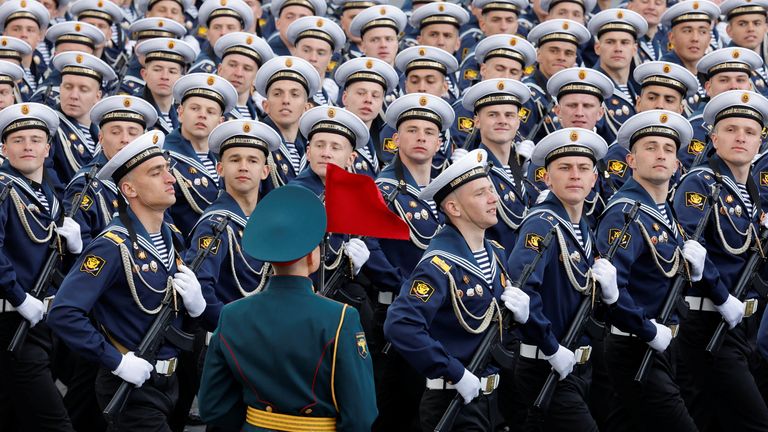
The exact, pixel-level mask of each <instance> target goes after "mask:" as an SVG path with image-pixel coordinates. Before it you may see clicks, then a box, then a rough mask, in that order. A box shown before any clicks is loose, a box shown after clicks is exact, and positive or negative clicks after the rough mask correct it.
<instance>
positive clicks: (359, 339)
mask: <svg viewBox="0 0 768 432" xmlns="http://www.w3.org/2000/svg"><path fill="white" fill-rule="evenodd" d="M355 346H357V353H358V354H360V357H362V358H368V343H367V342H366V341H365V333H363V332H358V333H355Z"/></svg>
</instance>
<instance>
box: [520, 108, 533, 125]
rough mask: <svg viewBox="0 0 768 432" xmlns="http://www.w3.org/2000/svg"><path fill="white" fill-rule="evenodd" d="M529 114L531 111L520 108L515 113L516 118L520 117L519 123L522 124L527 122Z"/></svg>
mask: <svg viewBox="0 0 768 432" xmlns="http://www.w3.org/2000/svg"><path fill="white" fill-rule="evenodd" d="M530 114H531V110H529V109H528V108H526V107H520V109H519V110H518V111H517V116H518V117H520V121H521V122H523V123H525V122H527V121H528V117H529V116H530Z"/></svg>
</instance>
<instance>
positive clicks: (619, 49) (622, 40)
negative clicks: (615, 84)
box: [595, 31, 637, 70]
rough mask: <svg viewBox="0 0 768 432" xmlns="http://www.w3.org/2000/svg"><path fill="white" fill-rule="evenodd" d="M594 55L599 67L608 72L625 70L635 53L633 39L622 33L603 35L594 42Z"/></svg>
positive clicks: (635, 44) (635, 45) (613, 32)
mask: <svg viewBox="0 0 768 432" xmlns="http://www.w3.org/2000/svg"><path fill="white" fill-rule="evenodd" d="M595 53H596V54H597V55H598V56H599V57H600V65H602V66H603V67H606V68H608V69H610V70H625V69H628V68H629V65H630V63H632V58H633V57H634V56H635V54H636V53H637V43H635V38H634V37H633V36H632V35H631V34H629V33H627V32H622V31H612V32H607V33H603V35H602V36H600V39H598V41H597V42H595Z"/></svg>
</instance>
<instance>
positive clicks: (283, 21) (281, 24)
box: [275, 5, 314, 41]
mask: <svg viewBox="0 0 768 432" xmlns="http://www.w3.org/2000/svg"><path fill="white" fill-rule="evenodd" d="M313 14H314V12H312V11H311V10H310V9H308V8H305V7H304V6H298V5H291V6H286V7H284V8H282V9H280V16H279V17H277V19H276V20H275V28H276V29H277V31H278V32H279V33H280V39H282V40H284V41H287V40H288V26H290V25H291V24H292V23H293V22H294V21H296V20H297V19H299V18H303V17H306V16H312V15H313Z"/></svg>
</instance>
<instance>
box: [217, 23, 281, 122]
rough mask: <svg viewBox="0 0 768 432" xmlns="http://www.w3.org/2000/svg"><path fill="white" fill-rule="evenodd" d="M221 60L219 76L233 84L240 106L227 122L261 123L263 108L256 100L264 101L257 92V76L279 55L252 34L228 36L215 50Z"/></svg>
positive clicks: (232, 112) (223, 38)
mask: <svg viewBox="0 0 768 432" xmlns="http://www.w3.org/2000/svg"><path fill="white" fill-rule="evenodd" d="M213 48H214V52H215V53H216V56H217V57H218V58H220V59H221V62H220V63H219V65H218V69H217V70H216V73H217V74H218V75H219V76H220V77H222V78H224V79H225V80H227V81H229V83H230V84H232V86H233V87H235V90H237V106H235V108H233V109H232V110H231V111H230V112H228V113H226V115H225V116H226V117H227V118H235V119H251V120H258V118H259V114H260V112H261V111H260V110H261V109H262V107H261V104H260V103H259V104H256V102H255V101H254V99H255V98H254V97H255V96H256V97H257V99H261V100H263V97H262V96H260V95H259V94H258V93H256V92H255V91H254V84H253V83H254V81H255V79H256V73H257V72H258V70H259V68H260V67H261V65H263V64H264V63H265V62H266V61H268V60H270V59H271V58H272V57H274V56H275V55H274V54H273V53H272V48H270V47H269V45H268V44H267V42H266V41H265V40H264V39H262V38H260V37H257V36H254V35H252V34H250V33H244V32H234V33H228V34H226V35H224V36H222V37H220V38H219V40H218V41H216V46H214V47H213Z"/></svg>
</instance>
